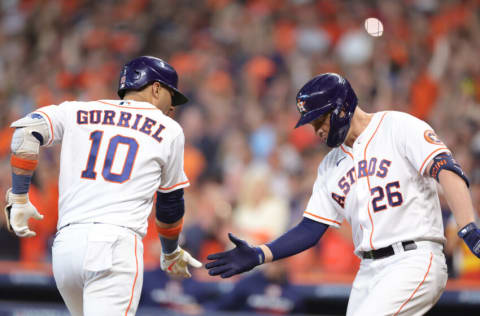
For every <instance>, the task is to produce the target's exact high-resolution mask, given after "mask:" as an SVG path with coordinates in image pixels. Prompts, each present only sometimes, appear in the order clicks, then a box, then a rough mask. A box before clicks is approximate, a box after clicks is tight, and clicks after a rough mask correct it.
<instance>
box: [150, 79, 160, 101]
mask: <svg viewBox="0 0 480 316" xmlns="http://www.w3.org/2000/svg"><path fill="white" fill-rule="evenodd" d="M161 89H162V85H161V84H160V83H159V82H154V83H152V94H153V95H154V96H155V98H158V97H159V96H160V90H161Z"/></svg>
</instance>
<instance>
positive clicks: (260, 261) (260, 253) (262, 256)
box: [253, 247, 265, 265]
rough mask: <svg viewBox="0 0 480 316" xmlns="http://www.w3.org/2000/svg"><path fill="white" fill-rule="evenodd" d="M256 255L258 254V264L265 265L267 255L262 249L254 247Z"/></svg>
mask: <svg viewBox="0 0 480 316" xmlns="http://www.w3.org/2000/svg"><path fill="white" fill-rule="evenodd" d="M253 249H254V250H255V253H256V254H257V258H258V264H259V265H260V264H263V263H264V262H265V253H264V252H263V250H262V249H261V248H260V247H254V248H253Z"/></svg>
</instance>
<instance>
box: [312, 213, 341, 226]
mask: <svg viewBox="0 0 480 316" xmlns="http://www.w3.org/2000/svg"><path fill="white" fill-rule="evenodd" d="M303 214H304V216H305V217H314V218H315V220H316V221H320V222H323V223H325V224H327V225H332V224H333V226H336V227H340V225H341V223H340V222H339V221H335V220H333V219H328V218H325V217H322V216H318V215H315V214H313V213H310V212H307V211H305V212H304V213H303ZM306 215H308V216H306ZM312 219H313V218H312Z"/></svg>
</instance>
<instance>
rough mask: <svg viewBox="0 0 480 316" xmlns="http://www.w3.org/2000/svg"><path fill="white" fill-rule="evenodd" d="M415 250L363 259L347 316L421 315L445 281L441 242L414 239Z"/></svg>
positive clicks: (397, 249) (445, 273)
mask: <svg viewBox="0 0 480 316" xmlns="http://www.w3.org/2000/svg"><path fill="white" fill-rule="evenodd" d="M415 243H416V245H417V249H414V250H409V251H404V250H403V247H401V243H398V244H395V245H394V247H393V248H394V250H395V254H394V255H392V256H390V257H387V258H383V259H363V260H362V262H361V263H360V269H359V270H358V273H357V275H356V277H355V280H354V282H353V286H352V292H351V294H350V299H349V302H348V308H347V316H354V315H355V316H367V315H368V316H372V315H375V316H377V315H378V316H386V315H392V316H393V315H395V316H397V315H408V316H414V315H424V314H425V313H426V312H427V311H428V310H430V309H431V308H432V307H433V305H435V303H436V302H437V301H438V299H439V298H440V296H441V294H442V292H443V290H444V289H445V285H446V283H447V266H446V263H445V256H444V254H443V252H442V249H443V247H442V245H441V244H439V243H435V242H430V241H417V242H415Z"/></svg>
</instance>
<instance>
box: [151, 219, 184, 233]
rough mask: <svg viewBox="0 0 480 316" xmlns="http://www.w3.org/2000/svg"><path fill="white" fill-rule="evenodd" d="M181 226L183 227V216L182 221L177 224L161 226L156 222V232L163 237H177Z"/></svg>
mask: <svg viewBox="0 0 480 316" xmlns="http://www.w3.org/2000/svg"><path fill="white" fill-rule="evenodd" d="M182 228H183V218H182V221H181V222H180V223H179V224H178V225H177V226H174V227H170V228H162V227H160V226H158V224H157V232H158V233H159V234H160V235H162V236H163V237H177V236H178V235H180V232H181V231H182Z"/></svg>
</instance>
